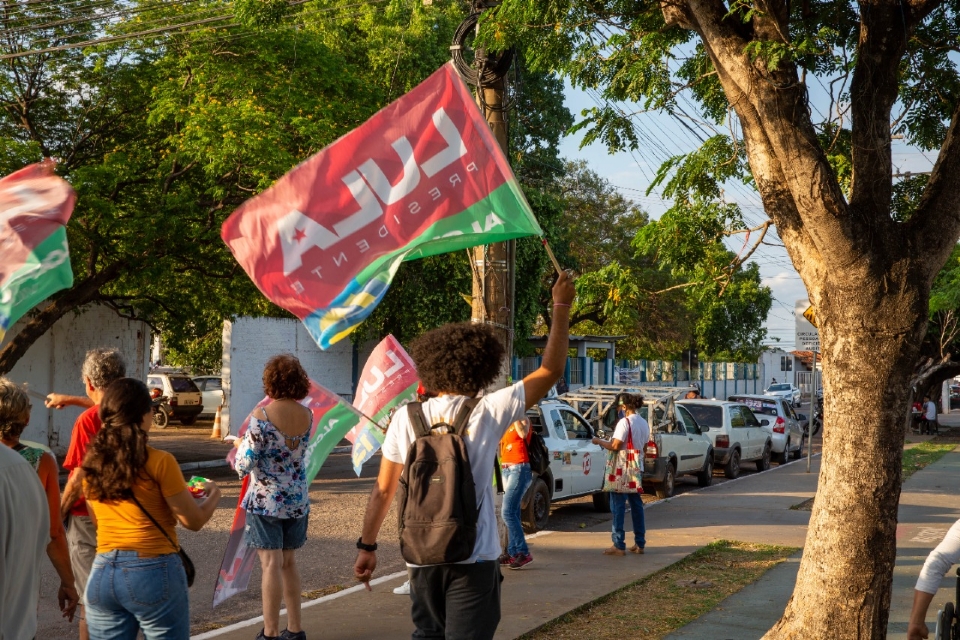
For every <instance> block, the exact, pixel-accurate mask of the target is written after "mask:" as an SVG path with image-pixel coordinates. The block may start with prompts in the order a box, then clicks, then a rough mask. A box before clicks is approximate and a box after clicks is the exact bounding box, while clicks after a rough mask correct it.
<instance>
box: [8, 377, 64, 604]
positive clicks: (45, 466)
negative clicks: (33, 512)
mask: <svg viewBox="0 0 960 640" xmlns="http://www.w3.org/2000/svg"><path fill="white" fill-rule="evenodd" d="M29 422H30V400H29V399H28V398H27V394H26V393H25V392H24V390H23V389H22V388H21V387H20V386H19V385H17V384H14V383H13V382H11V381H10V380H8V379H6V378H2V377H0V442H2V443H3V444H4V445H6V446H8V447H10V448H11V449H13V450H14V451H16V452H17V453H19V454H20V455H21V456H23V457H24V458H25V459H26V461H27V462H29V463H30V464H31V465H32V466H33V468H34V469H36V471H37V475H38V476H39V477H40V484H42V485H43V490H44V493H45V494H46V496H47V508H48V509H49V510H50V543H49V544H48V545H47V556H48V557H49V558H50V562H52V563H53V567H54V568H55V569H56V570H57V575H58V576H59V577H60V587H59V588H58V589H57V600H58V601H59V603H60V611H62V612H63V616H64V617H65V618H67V619H68V620H70V621H73V614H74V612H75V611H76V609H77V604H78V602H79V601H80V597H79V595H78V594H77V589H76V587H75V586H74V578H73V569H71V568H70V551H69V550H68V548H67V534H66V531H64V529H63V520H61V519H60V484H59V482H58V476H59V470H58V469H57V460H56V458H54V457H53V454H51V453H49V452H47V451H44V450H43V449H38V448H36V447H28V446H26V445H24V444H23V443H22V442H20V434H22V433H23V430H24V429H25V428H26V427H27V423H29Z"/></svg>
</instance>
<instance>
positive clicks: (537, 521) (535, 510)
mask: <svg viewBox="0 0 960 640" xmlns="http://www.w3.org/2000/svg"><path fill="white" fill-rule="evenodd" d="M528 491H531V492H532V493H531V494H530V500H528V501H527V508H526V509H524V510H523V513H522V516H523V530H524V531H526V532H527V533H536V532H537V531H542V530H543V529H546V528H547V522H548V521H549V520H550V490H549V489H547V483H546V482H544V481H543V479H542V478H537V479H536V480H534V481H533V484H531V485H530V488H529V489H528Z"/></svg>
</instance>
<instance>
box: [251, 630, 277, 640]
mask: <svg viewBox="0 0 960 640" xmlns="http://www.w3.org/2000/svg"><path fill="white" fill-rule="evenodd" d="M263 631H264V630H263V629H260V633H258V634H257V637H256V638H255V640H280V637H281V636H268V635H267V634H265V633H264V632H263Z"/></svg>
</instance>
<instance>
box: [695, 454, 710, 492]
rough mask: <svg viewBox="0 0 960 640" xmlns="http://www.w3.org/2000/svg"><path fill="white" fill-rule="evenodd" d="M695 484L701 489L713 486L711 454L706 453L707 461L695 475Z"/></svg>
mask: <svg viewBox="0 0 960 640" xmlns="http://www.w3.org/2000/svg"><path fill="white" fill-rule="evenodd" d="M697 484H698V485H700V486H701V487H709V486H710V485H711V484H713V452H712V451H711V452H709V453H707V460H706V462H704V463H703V469H701V470H700V473H698V474H697Z"/></svg>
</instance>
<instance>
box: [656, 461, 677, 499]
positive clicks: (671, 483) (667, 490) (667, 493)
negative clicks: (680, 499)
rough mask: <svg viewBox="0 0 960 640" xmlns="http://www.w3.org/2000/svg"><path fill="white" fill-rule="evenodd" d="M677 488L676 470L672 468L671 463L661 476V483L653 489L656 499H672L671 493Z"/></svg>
mask: <svg viewBox="0 0 960 640" xmlns="http://www.w3.org/2000/svg"><path fill="white" fill-rule="evenodd" d="M676 488H677V470H676V469H674V468H673V463H668V464H667V471H666V473H664V474H663V482H661V483H660V484H658V485H656V486H655V487H654V491H655V492H656V494H657V497H658V498H660V499H661V500H663V499H665V498H672V497H673V492H674V490H675V489H676Z"/></svg>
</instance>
